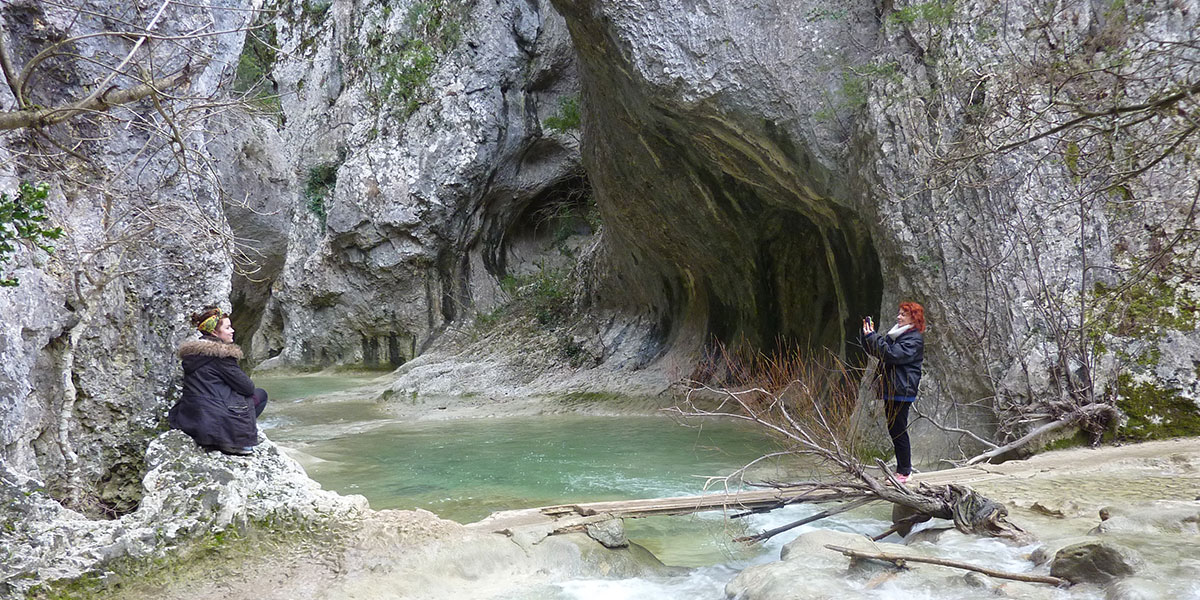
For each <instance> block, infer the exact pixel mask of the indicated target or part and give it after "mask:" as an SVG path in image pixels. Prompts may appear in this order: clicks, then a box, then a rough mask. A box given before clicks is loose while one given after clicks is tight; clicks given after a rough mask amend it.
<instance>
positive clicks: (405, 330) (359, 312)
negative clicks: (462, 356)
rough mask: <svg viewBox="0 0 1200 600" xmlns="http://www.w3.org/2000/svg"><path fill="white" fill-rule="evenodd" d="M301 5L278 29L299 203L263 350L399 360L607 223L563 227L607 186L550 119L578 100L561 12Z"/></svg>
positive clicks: (568, 259)
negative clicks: (598, 186) (566, 215)
mask: <svg viewBox="0 0 1200 600" xmlns="http://www.w3.org/2000/svg"><path fill="white" fill-rule="evenodd" d="M299 6H300V3H295V4H294V5H293V4H287V5H285V6H283V7H282V8H283V10H281V11H280V12H279V13H278V15H277V16H276V17H275V18H274V20H273V22H272V23H273V26H274V27H276V28H277V31H278V36H279V38H278V40H279V44H280V47H281V49H282V52H281V53H280V55H279V56H280V58H279V60H278V62H277V63H276V64H274V65H273V69H272V74H273V75H272V77H273V80H274V82H275V84H276V85H277V86H278V89H279V91H280V93H281V94H282V114H283V116H284V117H285V121H284V124H283V126H282V127H281V130H280V135H281V138H282V142H283V143H282V146H281V148H280V149H281V151H282V152H283V153H284V156H285V160H286V162H287V163H288V164H289V165H290V170H291V171H292V172H293V173H294V177H295V178H296V185H295V186H294V187H291V188H289V189H288V190H286V195H287V196H288V197H287V201H288V202H290V203H292V205H293V206H294V207H295V208H294V210H293V215H294V217H293V218H292V221H291V224H290V230H289V233H288V250H287V258H286V264H285V265H284V267H283V269H282V272H281V274H280V276H279V278H278V279H277V281H276V283H275V285H274V289H273V291H272V294H271V297H270V300H269V301H268V302H267V303H266V305H265V307H264V312H263V316H262V318H261V320H260V322H259V323H258V324H257V325H256V327H257V331H256V333H255V336H254V343H253V347H254V357H255V359H256V360H259V361H261V360H264V359H271V361H270V363H268V365H267V366H272V365H279V364H290V365H305V366H307V365H330V364H351V365H362V366H380V367H396V366H399V365H401V364H403V363H404V362H406V361H408V360H411V359H412V358H414V357H415V356H417V355H418V354H420V353H422V352H423V351H425V350H426V349H427V348H428V347H429V346H430V344H431V343H432V342H433V341H434V340H435V339H437V337H438V336H439V335H440V333H441V332H442V330H443V329H444V328H445V326H446V325H447V324H448V323H451V322H454V321H459V322H461V321H465V320H469V319H470V317H471V316H472V315H473V313H474V311H475V310H484V311H486V310H490V309H491V307H493V306H495V305H496V304H497V302H499V300H500V296H501V294H502V293H501V290H500V285H499V282H500V280H501V279H503V278H505V277H506V276H509V277H512V276H522V275H526V274H529V273H531V272H536V271H538V270H543V269H544V270H547V271H556V272H557V271H560V270H565V269H567V268H569V266H570V264H571V263H573V262H574V260H573V258H572V257H573V256H574V255H575V254H576V253H577V252H578V251H579V240H583V239H586V238H588V237H589V236H590V235H591V234H592V233H593V231H594V227H593V226H591V225H588V224H587V222H586V220H584V219H577V220H575V221H572V222H571V223H572V224H571V227H570V228H569V229H567V230H563V231H559V230H557V226H556V225H555V223H558V221H555V215H556V214H558V213H561V212H562V211H566V212H579V214H580V215H582V214H583V212H585V211H586V207H587V203H588V199H589V198H590V196H591V191H590V186H589V185H588V183H587V180H586V179H585V178H584V177H583V173H582V170H581V169H580V166H579V158H578V156H579V155H578V148H577V145H578V142H577V139H576V138H577V134H576V133H573V132H572V131H571V130H570V129H569V128H568V129H562V130H558V131H555V130H551V129H549V128H548V127H546V126H545V125H544V123H545V122H547V120H548V119H550V118H551V117H554V116H555V115H557V114H558V113H559V112H560V111H561V110H562V103H563V102H566V101H570V100H572V99H575V98H577V93H578V92H577V89H578V87H577V86H578V83H577V79H576V75H575V63H574V57H573V51H572V49H571V46H570V40H569V38H568V36H567V32H566V29H565V26H564V23H563V21H562V18H561V17H559V16H558V15H557V14H555V13H554V11H553V10H552V9H551V8H550V7H549V6H548V4H546V3H545V2H532V3H531V2H524V1H504V2H500V3H493V2H479V3H472V2H461V1H459V0H452V1H448V2H439V3H436V5H434V4H428V3H400V4H395V5H387V4H385V3H378V4H371V3H358V2H349V1H340V0H339V1H335V2H333V3H332V5H330V6H329V8H328V9H327V10H326V11H324V12H322V13H321V14H319V15H314V14H312V13H311V12H306V11H303V10H301V9H300V7H299ZM431 15H432V16H431ZM414 48H419V49H420V50H419V51H418V50H414ZM414 52H417V53H418V54H419V55H418V54H414ZM413 61H420V65H417V64H416V63H414V62H413Z"/></svg>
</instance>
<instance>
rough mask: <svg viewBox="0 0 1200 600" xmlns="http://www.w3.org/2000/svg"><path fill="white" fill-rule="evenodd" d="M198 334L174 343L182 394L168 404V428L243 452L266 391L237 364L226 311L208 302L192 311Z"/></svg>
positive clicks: (238, 353) (250, 444)
mask: <svg viewBox="0 0 1200 600" xmlns="http://www.w3.org/2000/svg"><path fill="white" fill-rule="evenodd" d="M192 325H193V326H195V328H196V329H198V330H199V331H200V339H198V340H190V341H187V342H184V343H183V344H181V345H180V346H179V357H180V358H181V359H183V396H182V397H181V398H180V399H179V402H178V403H176V404H175V406H173V407H171V412H170V413H169V414H168V421H169V422H170V423H171V428H172V429H179V430H181V431H183V432H184V433H186V434H188V435H190V436H192V439H194V440H196V443H197V444H199V445H200V447H201V448H204V449H205V450H220V451H221V452H224V453H225V454H236V455H240V456H245V455H248V454H250V453H251V452H253V450H254V446H256V445H257V444H258V424H257V419H258V415H261V414H262V411H263V408H265V407H266V405H267V392H265V391H263V389H262V388H256V387H254V382H253V381H251V380H250V377H248V376H247V375H246V373H245V372H244V371H242V369H241V368H240V367H238V363H237V361H238V359H240V358H241V357H242V350H241V348H238V347H237V346H235V345H234V344H233V325H231V324H230V322H229V315H228V314H225V313H224V312H222V311H221V310H220V309H219V308H216V307H209V308H206V309H204V310H203V311H201V312H199V313H196V314H194V315H192Z"/></svg>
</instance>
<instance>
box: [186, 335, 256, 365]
mask: <svg viewBox="0 0 1200 600" xmlns="http://www.w3.org/2000/svg"><path fill="white" fill-rule="evenodd" d="M185 356H212V357H214V358H226V357H232V358H235V359H238V360H241V359H242V349H241V348H239V347H238V346H237V344H226V343H225V342H222V341H215V340H207V339H201V340H188V341H186V342H184V343H182V344H180V345H179V357H180V358H183V357H185Z"/></svg>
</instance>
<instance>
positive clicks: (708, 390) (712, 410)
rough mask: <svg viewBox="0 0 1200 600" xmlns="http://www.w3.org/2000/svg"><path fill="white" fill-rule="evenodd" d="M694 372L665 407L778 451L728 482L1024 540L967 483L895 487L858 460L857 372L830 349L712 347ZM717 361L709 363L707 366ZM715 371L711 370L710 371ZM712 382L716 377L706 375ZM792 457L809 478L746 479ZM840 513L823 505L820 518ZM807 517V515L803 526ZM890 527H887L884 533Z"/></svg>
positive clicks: (1000, 510) (888, 476) (884, 472)
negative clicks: (722, 424) (738, 425)
mask: <svg viewBox="0 0 1200 600" xmlns="http://www.w3.org/2000/svg"><path fill="white" fill-rule="evenodd" d="M707 366H708V367H710V368H707V369H701V370H700V373H701V374H702V376H704V379H703V380H700V379H692V378H688V379H684V380H682V381H681V382H680V385H681V386H682V394H681V397H680V399H679V401H678V403H677V404H676V405H675V406H674V407H672V408H670V409H668V411H669V412H672V413H674V414H677V415H680V416H682V417H687V418H696V417H703V418H708V417H718V418H724V419H733V420H738V421H745V422H748V423H751V424H753V425H755V426H756V427H758V428H759V429H761V430H762V431H764V432H765V433H767V434H768V435H769V436H771V437H772V438H773V439H774V440H775V441H776V442H777V444H778V450H776V451H775V452H772V453H769V454H766V455H764V456H762V457H760V458H758V459H756V460H755V461H752V462H751V463H750V464H748V465H746V466H744V467H742V468H741V469H739V470H737V471H735V472H734V473H732V474H730V475H727V476H722V477H719V478H716V480H719V481H721V482H723V483H725V484H726V486H727V487H729V486H736V487H741V486H743V485H747V484H751V485H758V486H770V487H776V488H781V489H784V488H786V489H789V490H797V489H799V490H808V491H809V493H801V494H798V495H795V496H793V501H795V502H805V501H830V500H849V501H851V502H850V504H848V505H845V507H844V508H853V507H856V506H859V505H861V504H862V503H865V502H868V501H874V500H881V501H886V502H890V503H892V504H894V505H897V506H900V507H904V508H906V509H908V510H909V511H911V513H912V514H914V515H919V516H918V517H916V518H914V519H912V520H910V525H911V522H916V521H919V520H921V519H928V518H943V519H951V520H953V521H954V524H955V526H956V527H957V528H958V529H960V530H961V531H963V532H967V533H977V534H984V535H990V536H997V537H1004V538H1009V539H1013V540H1017V541H1027V540H1028V539H1029V538H1030V536H1029V534H1027V533H1026V532H1025V531H1023V530H1022V529H1020V528H1019V527H1017V526H1016V525H1013V524H1012V523H1010V522H1008V520H1007V519H1006V518H1005V517H1006V516H1007V510H1006V509H1005V508H1004V507H1003V506H1001V505H999V504H997V503H995V502H992V501H990V500H988V499H986V498H984V497H982V496H980V495H979V494H978V493H976V492H974V491H973V490H971V489H969V488H967V487H964V486H958V485H943V486H931V485H928V484H924V483H919V484H916V485H903V484H901V483H899V482H898V481H897V480H896V478H895V477H894V475H893V474H892V473H891V471H890V470H889V469H888V468H887V466H886V465H885V464H883V462H882V461H881V460H879V459H875V463H876V464H875V465H874V466H870V467H869V466H868V465H867V464H866V463H864V462H863V460H864V457H865V456H867V454H868V453H869V450H868V449H867V448H866V447H865V446H863V445H862V441H863V437H862V436H861V435H859V434H858V432H856V431H855V429H856V427H857V426H858V424H857V422H856V420H855V418H854V414H855V408H856V406H857V404H858V402H859V398H860V394H859V373H857V372H855V371H854V370H852V369H850V368H849V367H847V366H846V365H845V364H844V363H842V362H841V361H840V360H838V359H837V358H836V357H834V356H829V357H821V356H813V355H808V354H805V353H801V352H799V351H793V352H790V353H777V354H775V355H773V356H766V355H761V356H757V357H752V358H750V359H739V358H737V357H732V356H730V355H729V354H728V353H726V352H725V350H724V349H723V348H720V347H718V348H717V350H716V351H715V352H714V356H713V358H712V359H711V360H710V361H709V362H708V364H707ZM712 367H715V368H712ZM714 375H716V376H715V377H714ZM714 379H716V380H720V381H721V383H716V384H714V383H713V382H712V380H714ZM772 460H795V461H797V462H799V463H802V464H804V465H807V468H808V470H809V471H810V473H812V474H814V475H815V477H814V478H813V479H808V480H802V481H761V482H752V481H749V480H748V477H750V474H751V473H753V472H754V471H753V469H754V467H756V466H757V465H759V464H760V463H762V462H764V461H772ZM837 512H840V510H839V509H831V510H828V511H825V512H822V513H820V514H819V515H816V517H817V518H823V517H825V516H829V515H832V514H836V513H837ZM811 520H814V519H813V518H809V519H805V520H803V521H801V523H807V522H810V521H811ZM798 524H799V523H797V524H792V525H789V526H785V527H781V528H779V529H777V530H773V531H770V532H766V533H764V534H760V535H758V536H751V537H749V538H745V539H746V540H747V541H758V540H761V539H765V538H766V537H770V536H771V535H774V534H776V533H779V532H781V531H784V530H786V529H789V528H791V527H794V526H796V525H798ZM891 531H892V530H889V531H888V532H885V533H884V535H886V533H890V532H891Z"/></svg>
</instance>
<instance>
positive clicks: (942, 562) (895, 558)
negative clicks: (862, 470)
mask: <svg viewBox="0 0 1200 600" xmlns="http://www.w3.org/2000/svg"><path fill="white" fill-rule="evenodd" d="M825 547H826V548H828V549H830V550H833V551H835V552H841V553H842V554H844V555H846V556H849V557H850V558H867V559H872V560H882V561H886V562H890V563H892V564H894V565H896V566H897V567H903V566H904V564H905V563H910V562H913V563H925V564H930V565H938V566H942V567H951V568H954V569H964V570H967V571H975V572H976V573H983V574H984V575H987V576H988V577H995V578H996V579H1011V580H1013V581H1024V582H1028V583H1047V584H1050V585H1054V586H1058V587H1066V586H1069V585H1071V584H1070V582H1068V581H1067V580H1066V579H1059V578H1058V577H1051V576H1049V575H1027V574H1025V573H1009V572H1007V571H997V570H995V569H989V568H987V567H980V566H978V565H973V564H970V563H964V562H958V561H954V560H946V559H943V558H927V557H924V556H909V555H904V554H888V553H886V552H863V551H861V550H855V549H853V548H846V547H844V546H835V545H833V544H826V545H825Z"/></svg>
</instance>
